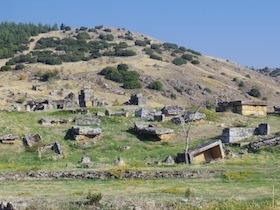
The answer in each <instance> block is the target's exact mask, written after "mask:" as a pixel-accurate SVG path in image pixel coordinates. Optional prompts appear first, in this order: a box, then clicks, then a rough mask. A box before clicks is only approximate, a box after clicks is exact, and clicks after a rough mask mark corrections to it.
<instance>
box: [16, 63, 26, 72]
mask: <svg viewBox="0 0 280 210" xmlns="http://www.w3.org/2000/svg"><path fill="white" fill-rule="evenodd" d="M24 68H25V66H24V65H23V64H22V63H20V64H17V65H16V66H15V70H22V69H24Z"/></svg>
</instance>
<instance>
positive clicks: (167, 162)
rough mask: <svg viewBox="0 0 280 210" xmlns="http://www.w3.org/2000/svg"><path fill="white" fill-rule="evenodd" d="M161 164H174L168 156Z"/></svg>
mask: <svg viewBox="0 0 280 210" xmlns="http://www.w3.org/2000/svg"><path fill="white" fill-rule="evenodd" d="M163 163H165V164H168V165H172V164H174V163H175V160H174V159H173V157H172V156H170V155H169V156H167V157H166V158H165V159H164V161H163Z"/></svg>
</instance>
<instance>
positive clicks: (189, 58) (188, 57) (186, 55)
mask: <svg viewBox="0 0 280 210" xmlns="http://www.w3.org/2000/svg"><path fill="white" fill-rule="evenodd" d="M182 58H184V59H185V60H187V61H191V60H192V59H193V56H192V55H190V54H184V55H182Z"/></svg>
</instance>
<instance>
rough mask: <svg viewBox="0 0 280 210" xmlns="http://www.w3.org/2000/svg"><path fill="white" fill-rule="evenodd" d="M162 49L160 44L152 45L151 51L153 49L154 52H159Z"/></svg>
mask: <svg viewBox="0 0 280 210" xmlns="http://www.w3.org/2000/svg"><path fill="white" fill-rule="evenodd" d="M160 48H161V45H160V44H151V49H153V50H158V49H160Z"/></svg>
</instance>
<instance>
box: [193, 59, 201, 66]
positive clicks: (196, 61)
mask: <svg viewBox="0 0 280 210" xmlns="http://www.w3.org/2000/svg"><path fill="white" fill-rule="evenodd" d="M191 63H192V64H193V65H198V64H200V62H199V60H193V61H192V62H191Z"/></svg>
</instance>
